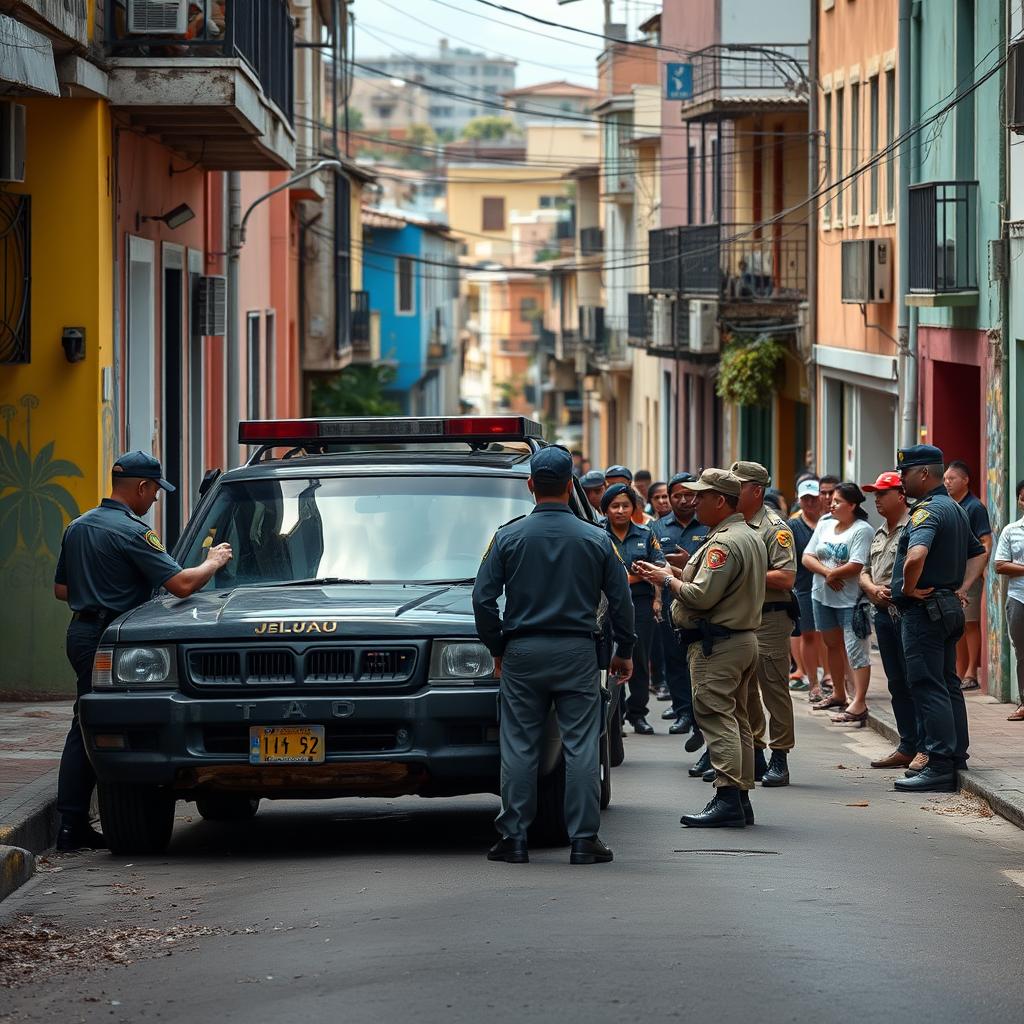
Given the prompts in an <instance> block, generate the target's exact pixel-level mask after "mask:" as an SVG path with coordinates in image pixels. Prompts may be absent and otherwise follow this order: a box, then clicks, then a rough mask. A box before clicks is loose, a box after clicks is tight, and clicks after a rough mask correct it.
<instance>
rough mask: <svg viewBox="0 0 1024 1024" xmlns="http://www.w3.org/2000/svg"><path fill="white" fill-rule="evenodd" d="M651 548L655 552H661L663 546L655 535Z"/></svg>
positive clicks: (652, 538)
mask: <svg viewBox="0 0 1024 1024" xmlns="http://www.w3.org/2000/svg"><path fill="white" fill-rule="evenodd" d="M651 547H653V548H654V550H655V551H660V550H661V545H660V544H659V543H658V538H657V537H655V536H654V535H653V533H652V534H651Z"/></svg>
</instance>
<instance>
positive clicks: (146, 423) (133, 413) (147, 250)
mask: <svg viewBox="0 0 1024 1024" xmlns="http://www.w3.org/2000/svg"><path fill="white" fill-rule="evenodd" d="M127 247H128V261H127V263H128V265H127V269H126V277H127V280H126V282H125V297H126V301H125V363H126V364H127V365H126V373H125V380H126V393H125V407H126V416H125V435H126V436H125V447H126V448H128V449H129V450H133V449H136V448H138V449H141V450H142V451H152V450H153V441H154V436H155V433H156V429H155V428H156V352H155V347H156V339H155V328H156V324H155V318H156V316H155V314H156V304H155V294H154V293H155V288H154V273H153V261H154V256H155V246H154V244H153V243H152V242H151V241H150V240H149V239H147V238H136V237H135V236H134V235H129V236H128V239H127ZM143 518H144V519H145V520H146V522H148V523H150V525H152V524H153V522H154V515H153V510H152V509H150V510H149V512H147V513H146V515H145V516H144V517H143Z"/></svg>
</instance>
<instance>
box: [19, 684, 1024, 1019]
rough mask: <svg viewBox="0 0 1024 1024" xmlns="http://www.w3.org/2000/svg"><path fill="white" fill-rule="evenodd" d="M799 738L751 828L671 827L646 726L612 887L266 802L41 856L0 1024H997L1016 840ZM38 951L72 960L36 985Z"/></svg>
mask: <svg viewBox="0 0 1024 1024" xmlns="http://www.w3.org/2000/svg"><path fill="white" fill-rule="evenodd" d="M875 696H876V699H881V695H880V694H876V695H875ZM797 727H798V733H797V736H798V744H799V745H798V748H797V751H796V753H795V754H794V756H793V757H792V759H791V765H792V770H793V777H794V785H792V786H790V787H789V788H788V789H777V790H772V791H764V790H762V789H760V788H758V789H757V790H756V791H755V792H754V793H753V794H752V796H753V805H754V809H755V812H756V814H757V819H758V824H757V826H756V827H754V828H751V829H745V830H731V829H730V830H707V831H687V830H684V829H681V828H680V827H679V825H678V818H679V815H680V813H681V812H683V811H690V810H695V809H699V808H700V807H701V806H703V804H704V803H705V802H706V801H707V800H708V799H709V798H710V793H711V790H710V787H709V786H707V785H706V784H704V783H702V782H701V781H699V780H696V781H695V780H691V779H689V778H688V777H687V776H686V772H685V768H686V767H688V766H689V764H691V763H692V760H693V758H692V757H690V756H689V755H686V754H685V753H684V752H683V750H682V742H681V740H679V739H676V738H674V737H669V736H667V735H666V734H665V732H664V729H663V727H662V728H661V729H660V731H659V734H658V735H657V736H655V737H652V738H643V737H634V736H632V735H631V736H630V737H629V738H628V739H626V741H625V742H626V750H627V754H626V757H627V760H626V762H625V764H624V765H623V766H622V768H621V769H618V770H617V771H616V773H615V775H614V794H613V803H612V807H611V808H610V810H609V811H608V812H606V816H605V822H604V826H603V830H602V834H603V837H604V838H605V839H606V840H607V842H608V843H609V845H611V846H612V848H613V849H614V851H615V857H616V859H615V862H614V863H613V864H610V865H606V866H605V865H598V866H593V867H586V868H582V867H576V868H573V867H570V866H569V865H568V863H567V860H568V854H567V851H566V850H561V849H558V850H541V849H535V850H532V851H531V857H532V863H531V864H529V865H526V866H510V865H503V864H490V863H487V862H486V861H485V860H484V856H483V855H484V852H485V850H486V848H487V845H488V843H489V842H490V841H492V837H493V831H492V829H491V819H492V817H493V815H494V813H495V811H496V807H497V801H496V799H495V798H493V797H477V798H465V799H460V800H453V801H433V802H428V801H423V800H417V799H415V798H407V799H401V800H364V801H357V800H349V801H339V802H336V803H306V804H302V803H283V804H276V805H275V804H269V803H267V802H264V804H263V805H262V807H261V810H260V813H259V816H258V817H257V819H256V820H255V821H254V822H252V823H251V824H249V825H245V826H225V825H212V824H207V823H204V822H202V821H201V820H200V819H199V818H198V816H197V815H195V813H194V805H190V804H179V812H178V813H179V818H178V821H177V823H176V827H175V835H174V840H173V842H172V846H171V849H170V852H169V854H168V855H167V856H165V857H161V858H154V859H152V860H148V861H147V860H145V859H135V860H129V861H126V860H124V859H117V858H112V857H111V856H109V855H107V854H105V853H90V854H80V855H76V856H68V857H59V856H56V855H51V857H50V859H49V861H48V863H47V864H44V865H43V868H42V870H41V872H40V873H39V874H37V875H36V876H35V878H34V879H33V880H32V881H31V882H30V883H29V884H27V885H26V886H24V887H23V888H22V889H21V890H19V891H18V892H17V893H15V894H14V895H13V896H12V897H10V898H9V899H8V900H6V901H5V902H4V903H3V905H2V909H0V928H2V929H3V931H0V984H2V985H11V984H13V987H12V988H6V987H5V988H2V989H0V1020H3V1021H5V1022H6V1021H42V1020H53V1019H55V1018H59V1019H60V1020H62V1021H64V1022H68V1021H78V1020H81V1021H95V1020H104V1021H121V1020H124V1021H138V1020H140V1019H143V1018H147V1019H151V1020H160V1021H162V1022H176V1021H182V1022H184V1021H188V1022H197V1021H212V1020H218V1021H221V1022H223V1024H230V1022H234V1021H284V1020H297V1019H303V1020H322V1019H340V1020H344V1021H346V1022H350V1024H360V1022H364V1021H365V1022H371V1021H372V1022H381V1021H386V1022H390V1021H400V1020H410V1019H415V1020H417V1021H418V1022H422V1024H433V1022H435V1021H436V1022H440V1021H445V1022H449V1021H474V1022H475V1021H489V1022H490V1021H518V1020H524V1019H525V1020H558V1021H561V1022H576V1021H580V1022H582V1021H588V1022H594V1021H619V1020H622V1019H626V1018H647V1019H652V1020H664V1019H674V1018H679V1019H685V1018H690V1019H708V1020H713V1021H737V1022H738V1021H750V1020H761V1021H772V1022H779V1021H785V1020H804V1021H807V1020H813V1021H819V1022H829V1021H846V1020H853V1019H863V1020H883V1019H900V1018H901V1017H906V1018H908V1019H914V1020H929V1019H930V1020H955V1019H959V1018H963V1019H969V1020H971V1021H974V1022H984V1021H1006V1020H1012V1019H1016V1015H1017V1014H1018V1013H1019V1007H1020V1004H1021V998H1022V996H1024V985H1022V983H1021V980H1020V977H1019V972H1018V970H1017V964H1016V962H1015V961H1010V962H1008V961H1007V959H1006V950H1008V949H1009V950H1013V949H1019V948H1020V944H1021V942H1022V941H1024V902H1022V901H1024V888H1022V886H1024V834H1022V833H1021V832H1020V831H1019V830H1018V829H1016V828H1015V827H1014V826H1012V825H1010V824H1008V823H1007V822H1006V821H1003V820H1002V819H1000V818H996V817H992V816H990V813H989V812H988V811H987V809H986V808H985V807H984V805H981V804H978V803H976V802H974V801H973V800H972V799H971V798H967V797H965V796H961V795H950V796H928V797H924V798H922V797H918V798H916V799H914V798H907V797H904V796H901V795H898V794H896V793H895V792H893V790H892V786H891V782H892V779H893V778H894V777H895V775H894V773H890V772H872V771H871V770H870V769H868V768H867V762H868V759H869V758H870V757H871V756H876V755H877V754H878V753H879V752H884V751H887V750H888V749H890V748H889V747H888V745H887V744H886V743H885V741H883V740H882V739H880V738H879V737H878V736H877V735H875V734H874V733H872V732H870V731H868V730H860V731H854V732H846V731H843V730H842V729H837V728H836V727H832V726H828V725H826V724H825V722H823V721H822V718H821V716H816V717H814V718H813V719H812V716H811V714H810V712H809V711H807V710H806V705H805V704H804V703H803V702H802V701H800V703H799V705H798V708H797ZM843 766H845V767H843ZM29 919H30V920H29ZM32 928H35V929H41V928H45V929H47V930H48V933H49V936H50V942H51V943H57V942H63V941H65V940H68V946H69V948H70V949H72V950H75V949H79V950H80V952H71V953H70V954H65V955H63V956H62V957H61V958H60V959H58V960H57V961H56V962H51V963H44V961H45V959H46V954H45V948H46V947H47V945H48V943H47V942H42V941H24V939H19V940H17V941H14V937H13V935H12V932H20V933H24V932H26V931H27V930H30V929H32ZM132 928H139V929H146V931H145V932H144V933H140V936H136V938H135V939H134V940H133V939H132V937H131V932H130V931H129V930H130V929H132ZM87 929H99V931H95V932H93V933H91V934H89V933H87V932H86V930H87ZM168 940H170V941H168ZM119 947H120V948H127V949H129V950H130V951H129V953H128V954H127V957H126V958H127V959H128V960H129V961H131V962H127V963H123V964H112V963H111V961H110V960H105V959H104V952H106V953H109V954H110V955H120V954H118V953H117V949H118V948H119ZM27 949H30V950H32V952H30V953H29V954H26V953H25V950H27ZM131 950H135V951H134V952H132V951H131ZM26 957H28V960H26V959H25V958H26ZM34 971H35V972H37V973H33V972H34Z"/></svg>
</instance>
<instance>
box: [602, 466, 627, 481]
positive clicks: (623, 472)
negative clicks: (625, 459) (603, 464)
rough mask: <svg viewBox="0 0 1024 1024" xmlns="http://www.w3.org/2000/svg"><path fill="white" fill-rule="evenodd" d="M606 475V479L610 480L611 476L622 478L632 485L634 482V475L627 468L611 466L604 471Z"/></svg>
mask: <svg viewBox="0 0 1024 1024" xmlns="http://www.w3.org/2000/svg"><path fill="white" fill-rule="evenodd" d="M604 475H605V479H608V477H610V476H621V477H623V478H624V479H626V480H628V481H629V482H630V483H632V482H633V474H632V473H631V472H630V471H629V470H628V469H626V467H625V466H609V467H608V468H607V469H606V470H605V471H604Z"/></svg>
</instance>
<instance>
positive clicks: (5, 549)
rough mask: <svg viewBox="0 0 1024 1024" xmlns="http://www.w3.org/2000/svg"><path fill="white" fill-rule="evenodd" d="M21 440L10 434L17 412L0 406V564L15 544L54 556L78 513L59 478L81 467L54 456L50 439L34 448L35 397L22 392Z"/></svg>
mask: <svg viewBox="0 0 1024 1024" xmlns="http://www.w3.org/2000/svg"><path fill="white" fill-rule="evenodd" d="M20 405H21V406H22V408H23V409H24V410H25V430H24V438H25V439H24V441H22V440H21V439H17V440H15V439H14V438H12V432H13V431H12V424H13V422H14V420H15V419H16V418H17V415H18V410H17V409H16V408H15V407H14V406H13V405H5V406H0V417H2V418H3V420H4V421H5V432H4V434H2V435H0V565H4V564H6V563H7V562H8V561H9V560H10V558H11V556H12V555H13V554H14V552H15V550H16V549H17V548H18V545H19V542H20V544H21V546H22V547H23V548H24V549H25V550H26V551H27V552H28V553H29V554H32V555H34V554H37V553H38V552H39V551H40V549H44V550H45V551H46V552H48V553H49V554H50V555H52V556H54V557H56V556H57V554H58V552H59V551H60V542H61V537H62V536H63V534H64V527H65V525H66V524H67V522H68V520H70V519H74V518H75V516H77V515H78V503H77V502H76V501H75V499H74V498H73V497H72V495H71V492H70V491H68V489H67V488H66V487H64V486H63V484H61V483H59V482H58V481H60V480H62V479H67V478H68V477H76V476H77V477H80V476H81V475H82V471H81V470H80V469H79V468H78V466H76V465H75V464H74V463H73V462H69V461H68V460H67V459H57V458H54V442H53V441H49V442H47V443H45V444H43V445H42V447H40V448H39V449H38V450H37V451H33V450H32V410H33V409H35V408H37V407H38V405H39V400H38V399H37V398H36V397H35V395H23V396H22V397H21V401H20Z"/></svg>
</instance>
